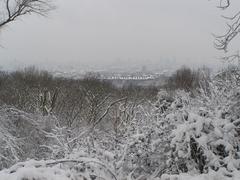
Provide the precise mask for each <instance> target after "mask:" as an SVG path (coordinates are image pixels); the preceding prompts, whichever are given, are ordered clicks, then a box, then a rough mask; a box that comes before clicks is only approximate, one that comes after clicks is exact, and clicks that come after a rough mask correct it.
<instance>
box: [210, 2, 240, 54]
mask: <svg viewBox="0 0 240 180" xmlns="http://www.w3.org/2000/svg"><path fill="white" fill-rule="evenodd" d="M230 6H231V1H230V0H219V6H218V8H220V9H222V10H226V9H228V8H230ZM222 17H223V18H224V19H225V20H226V21H227V31H226V33H225V34H223V35H215V42H214V45H215V47H216V48H217V49H219V50H224V51H225V52H227V49H228V45H229V43H230V42H231V41H232V40H233V39H234V38H235V37H236V36H237V35H238V34H239V33H240V10H239V11H238V12H236V13H234V15H232V16H229V17H228V16H222Z"/></svg>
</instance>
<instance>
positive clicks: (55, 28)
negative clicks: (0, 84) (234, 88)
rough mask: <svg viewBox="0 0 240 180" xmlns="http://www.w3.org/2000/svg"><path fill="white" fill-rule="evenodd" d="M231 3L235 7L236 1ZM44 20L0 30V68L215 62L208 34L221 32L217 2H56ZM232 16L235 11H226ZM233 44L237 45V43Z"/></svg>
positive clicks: (30, 19)
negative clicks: (39, 65)
mask: <svg viewBox="0 0 240 180" xmlns="http://www.w3.org/2000/svg"><path fill="white" fill-rule="evenodd" d="M235 1H236V2H235V4H234V7H240V2H239V1H238V2H237V0H235ZM55 4H56V5H57V9H56V10H55V11H54V12H51V13H50V14H49V17H48V18H43V17H39V16H28V17H26V16H25V17H24V18H22V19H21V20H20V21H16V22H14V23H12V24H10V25H8V27H7V28H4V29H2V30H1V33H0V42H1V43H0V44H1V46H3V47H2V48H0V62H1V66H4V64H9V63H10V62H11V63H12V62H15V63H16V64H27V65H33V64H40V63H41V64H51V65H56V66H57V65H60V64H68V65H70V64H74V65H81V64H82V63H85V64H89V65H95V64H101V63H103V64H112V63H113V62H117V61H119V60H122V61H125V62H127V61H128V60H133V61H134V62H139V63H140V62H144V63H146V64H147V62H149V61H155V62H159V63H160V64H161V63H168V62H167V61H169V59H174V60H176V62H177V63H182V64H183V63H185V64H190V63H191V64H192V63H196V64H199V63H201V64H215V63H217V62H218V60H217V59H216V57H218V56H219V55H220V54H221V53H220V52H218V51H217V50H216V49H214V47H213V37H212V33H221V32H224V20H223V19H221V18H220V14H221V13H223V12H221V11H220V10H219V9H217V8H216V6H217V0H211V1H209V0H56V2H55ZM229 11H230V12H228V13H230V14H233V12H234V10H233V9H231V10H229ZM236 46H237V45H236Z"/></svg>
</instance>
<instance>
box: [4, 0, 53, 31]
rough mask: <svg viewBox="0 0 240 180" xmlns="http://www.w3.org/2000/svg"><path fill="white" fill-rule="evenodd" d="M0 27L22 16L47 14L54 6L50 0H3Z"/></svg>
mask: <svg viewBox="0 0 240 180" xmlns="http://www.w3.org/2000/svg"><path fill="white" fill-rule="evenodd" d="M0 8H1V15H0V29H1V28H2V27H4V26H5V25H7V24H9V23H10V22H12V21H15V20H16V19H18V18H19V17H21V16H24V15H27V14H39V15H42V16H45V15H46V14H47V13H48V12H49V11H50V10H52V9H53V8H54V6H53V5H52V4H51V2H50V0H1V2H0Z"/></svg>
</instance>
